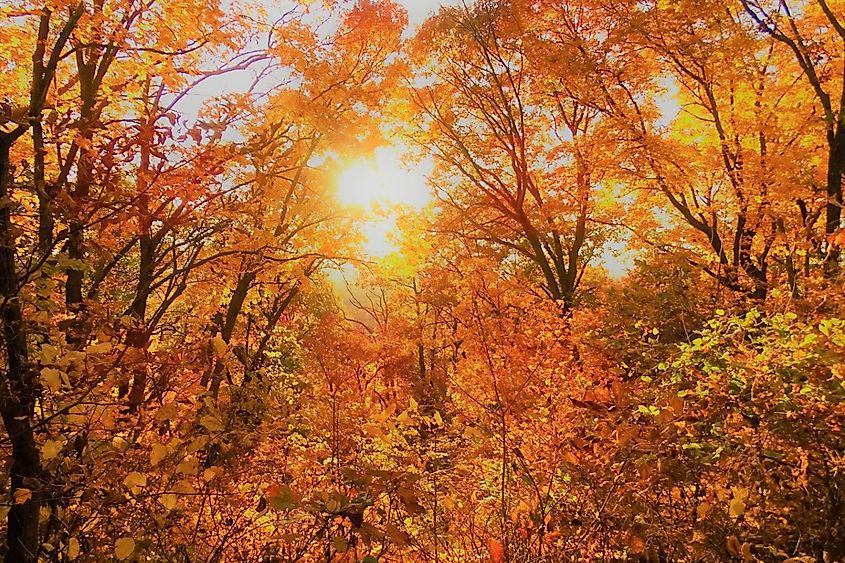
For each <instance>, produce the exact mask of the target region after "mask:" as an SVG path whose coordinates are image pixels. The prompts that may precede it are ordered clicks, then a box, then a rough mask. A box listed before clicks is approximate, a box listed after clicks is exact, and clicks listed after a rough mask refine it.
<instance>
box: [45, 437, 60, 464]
mask: <svg viewBox="0 0 845 563" xmlns="http://www.w3.org/2000/svg"><path fill="white" fill-rule="evenodd" d="M62 445H63V444H62V443H61V442H58V441H56V440H47V441H46V442H44V445H43V446H41V457H42V458H43V459H44V460H48V459H53V458H54V457H56V456H57V455H59V452H60V451H62Z"/></svg>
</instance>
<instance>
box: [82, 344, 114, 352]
mask: <svg viewBox="0 0 845 563" xmlns="http://www.w3.org/2000/svg"><path fill="white" fill-rule="evenodd" d="M111 347H112V345H111V342H98V343H97V344H91V345H90V346H88V347H87V348H85V351H86V352H88V353H89V354H108V353H109V352H110V351H111Z"/></svg>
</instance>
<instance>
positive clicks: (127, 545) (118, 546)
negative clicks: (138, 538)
mask: <svg viewBox="0 0 845 563" xmlns="http://www.w3.org/2000/svg"><path fill="white" fill-rule="evenodd" d="M133 551H135V540H133V539H132V538H120V539H119V540H117V541H116V542H115V543H114V556H115V557H117V558H118V559H119V560H120V561H123V560H124V559H127V558H129V556H130V555H132V552H133Z"/></svg>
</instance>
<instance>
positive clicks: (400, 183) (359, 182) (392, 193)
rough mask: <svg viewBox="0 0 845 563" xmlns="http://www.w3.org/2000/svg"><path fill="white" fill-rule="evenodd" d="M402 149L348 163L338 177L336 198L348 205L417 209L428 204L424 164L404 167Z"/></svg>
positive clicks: (379, 151)
mask: <svg viewBox="0 0 845 563" xmlns="http://www.w3.org/2000/svg"><path fill="white" fill-rule="evenodd" d="M406 153H407V150H403V147H396V146H391V147H382V148H379V149H377V150H376V151H375V156H374V157H373V158H372V159H368V160H358V161H355V162H352V163H350V164H349V165H348V166H347V167H346V168H345V169H344V170H343V171H342V172H341V173H340V174H339V175H338V177H337V198H338V201H339V202H340V203H342V204H343V205H348V206H359V207H363V208H365V209H372V208H373V207H374V206H403V207H410V208H412V209H415V210H420V209H422V208H423V207H425V206H426V205H428V203H429V201H431V190H430V189H429V187H428V183H427V181H426V175H427V173H428V172H429V171H430V170H429V166H428V164H427V163H422V165H410V164H406V161H407V159H405V158H403V155H404V154H406Z"/></svg>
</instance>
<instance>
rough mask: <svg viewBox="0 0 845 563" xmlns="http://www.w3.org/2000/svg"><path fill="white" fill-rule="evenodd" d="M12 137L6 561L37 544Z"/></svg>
mask: <svg viewBox="0 0 845 563" xmlns="http://www.w3.org/2000/svg"><path fill="white" fill-rule="evenodd" d="M21 133H22V132H21ZM18 136H19V135H18ZM15 139H16V136H15V135H14V134H8V133H1V134H0V202H2V205H0V294H1V295H2V303H0V317H2V324H3V337H4V340H5V351H6V372H5V373H2V374H0V411H2V413H0V414H2V417H3V424H4V425H5V427H6V432H7V434H8V435H9V439H10V441H11V444H12V467H11V493H12V508H11V510H10V511H9V517H8V518H9V520H8V530H7V534H6V545H7V549H8V551H7V553H6V559H5V560H6V562H7V563H35V562H36V561H37V552H38V546H39V535H38V518H39V509H40V500H39V496H40V486H39V475H40V473H41V464H40V460H39V451H38V446H37V445H36V443H35V435H34V433H33V429H32V416H33V410H34V403H35V384H36V381H35V373H34V371H33V369H32V366H31V365H30V363H29V354H28V351H27V335H26V329H25V327H24V323H23V316H22V313H21V308H20V303H19V301H18V283H19V280H18V274H17V270H16V267H15V239H14V235H13V232H12V218H11V211H12V210H11V203H10V197H9V196H10V194H9V186H10V183H11V182H10V177H9V176H10V163H9V151H10V148H11V145H12V143H13V142H14V141H15ZM23 489H28V490H29V491H31V496H30V498H29V499H27V500H26V501H25V502H19V503H18V502H15V497H16V496H18V497H19V499H18V500H20V499H21V498H25V497H24V496H23V494H24V493H18V491H22V490H23ZM16 493H17V495H16Z"/></svg>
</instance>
